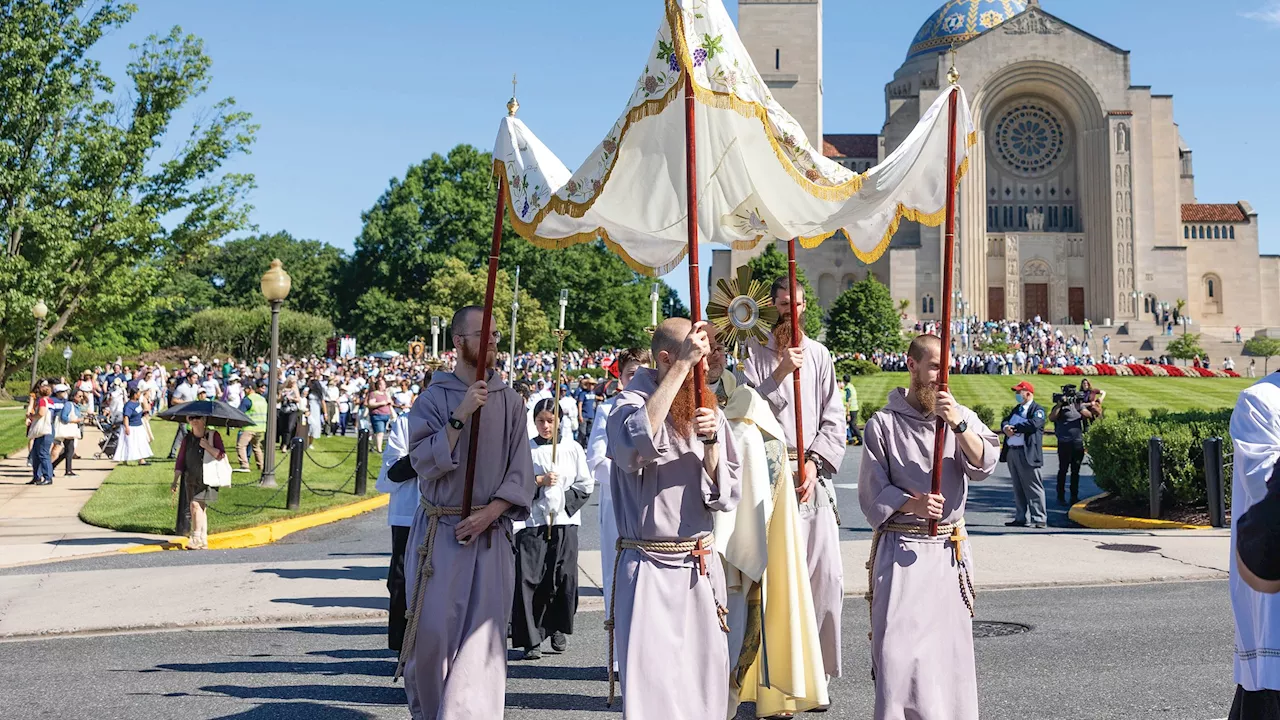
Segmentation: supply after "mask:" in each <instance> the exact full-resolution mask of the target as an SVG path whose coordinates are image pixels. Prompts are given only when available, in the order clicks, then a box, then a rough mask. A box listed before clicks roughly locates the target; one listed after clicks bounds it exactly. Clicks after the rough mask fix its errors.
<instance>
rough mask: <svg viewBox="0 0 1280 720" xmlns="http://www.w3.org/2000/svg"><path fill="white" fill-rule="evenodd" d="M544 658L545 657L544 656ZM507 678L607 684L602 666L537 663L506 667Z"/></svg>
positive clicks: (606, 674)
mask: <svg viewBox="0 0 1280 720" xmlns="http://www.w3.org/2000/svg"><path fill="white" fill-rule="evenodd" d="M544 657H545V656H544ZM507 677H508V678H516V679H522V680H570V681H574V682H588V681H589V682H609V673H607V672H605V669H604V666H603V665H599V666H592V667H564V666H559V665H542V664H539V663H537V662H532V661H531V662H528V663H519V664H509V665H507Z"/></svg>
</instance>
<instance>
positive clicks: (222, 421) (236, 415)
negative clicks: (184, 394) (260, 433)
mask: <svg viewBox="0 0 1280 720" xmlns="http://www.w3.org/2000/svg"><path fill="white" fill-rule="evenodd" d="M156 417H157V418H159V419H161V420H171V421H173V422H180V423H184V422H191V418H197V417H202V418H206V419H207V420H208V421H209V424H210V425H225V426H227V427H229V428H232V427H247V426H249V425H256V424H257V423H255V422H254V421H253V419H252V418H250V417H249V416H248V415H245V414H244V413H242V412H240V411H239V410H238V409H236V408H233V407H231V406H230V405H228V404H226V403H224V402H222V401H221V400H193V401H191V402H189V403H183V404H181V405H178V406H176V407H171V408H169V409H168V410H165V411H164V412H162V413H160V414H159V415H156Z"/></svg>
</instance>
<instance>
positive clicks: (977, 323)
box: [851, 317, 1256, 377]
mask: <svg viewBox="0 0 1280 720" xmlns="http://www.w3.org/2000/svg"><path fill="white" fill-rule="evenodd" d="M914 329H915V331H916V332H917V333H922V334H929V335H938V334H940V328H939V323H937V322H919V323H916V325H915V328H914ZM950 356H951V372H953V373H959V374H962V375H1034V374H1036V373H1038V372H1040V371H1041V370H1047V369H1052V368H1065V367H1068V366H1072V365H1074V366H1085V365H1097V364H1107V365H1110V364H1127V365H1136V364H1145V365H1155V364H1161V365H1172V364H1174V362H1175V361H1174V358H1173V357H1171V356H1168V355H1159V356H1155V355H1147V356H1144V357H1141V358H1139V357H1138V356H1136V355H1134V354H1133V353H1129V354H1127V355H1126V354H1124V353H1122V352H1114V353H1113V352H1112V349H1111V335H1109V334H1103V336H1102V338H1101V339H1098V338H1097V337H1096V333H1095V330H1094V328H1093V326H1092V324H1091V323H1089V321H1087V320H1086V321H1085V323H1084V326H1083V329H1082V332H1081V334H1080V335H1077V334H1076V333H1075V332H1071V333H1070V334H1067V333H1064V332H1063V331H1062V329H1061V328H1055V327H1054V326H1053V325H1051V324H1050V323H1047V322H1044V321H1042V320H1041V319H1040V318H1038V317H1037V318H1034V319H1032V320H1029V321H1025V322H1019V321H1016V320H1001V321H993V320H986V321H981V320H978V319H977V318H966V319H964V320H959V321H956V322H955V323H954V327H953V328H952V332H951V346H950ZM851 357H853V358H856V359H860V360H869V361H871V362H873V363H875V364H876V365H878V366H880V369H881V370H884V371H887V372H905V371H906V369H907V355H906V353H899V352H884V351H876V352H874V353H872V354H870V355H862V354H855V355H853V356H851ZM1192 365H1193V367H1197V368H1204V369H1206V370H1208V369H1211V368H1212V366H1213V363H1212V362H1211V361H1210V359H1209V358H1208V357H1203V358H1201V357H1196V358H1194V359H1193V361H1192ZM1219 367H1220V369H1222V370H1235V368H1236V365H1235V361H1234V360H1233V359H1232V358H1230V357H1226V358H1223V360H1222V363H1221V364H1220V365H1219ZM1247 372H1248V373H1249V377H1253V376H1254V373H1255V372H1256V367H1255V366H1254V364H1253V363H1252V362H1251V363H1250V366H1249V367H1248V368H1247Z"/></svg>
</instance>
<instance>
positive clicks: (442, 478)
mask: <svg viewBox="0 0 1280 720" xmlns="http://www.w3.org/2000/svg"><path fill="white" fill-rule="evenodd" d="M482 316H483V309H482V308H480V307H477V306H469V307H465V308H462V309H461V310H459V311H457V312H456V313H454V316H453V321H452V323H451V324H450V333H451V334H452V336H453V344H454V347H456V348H457V349H458V360H457V365H456V366H455V367H454V370H453V372H444V371H440V372H436V373H434V374H433V375H432V377H431V385H430V386H429V387H428V388H427V389H426V390H425V391H423V392H422V393H421V394H420V395H419V396H418V399H417V401H416V402H414V404H413V409H412V410H411V411H410V412H409V416H408V417H409V442H408V448H409V457H410V462H411V464H412V465H413V470H414V472H415V473H416V475H417V482H418V491H419V494H420V500H419V506H418V509H417V511H416V512H415V514H414V518H413V526H412V527H411V529H410V531H409V543H408V546H409V549H410V550H409V553H408V557H406V559H405V568H404V570H405V582H406V587H407V595H408V600H409V611H408V614H407V618H406V619H407V627H406V628H405V637H404V646H403V649H402V650H401V653H400V668H398V670H397V672H398V673H399V672H401V671H402V672H403V674H404V678H405V691H406V693H407V695H408V700H409V712H410V714H411V715H412V716H413V717H414V718H415V720H416V719H431V720H434V719H436V718H450V719H456V718H475V719H476V720H482V719H483V720H490V719H491V718H500V717H502V713H503V706H504V704H505V692H506V678H507V669H506V666H507V650H506V646H507V624H508V623H509V622H510V620H511V597H512V593H513V592H514V591H515V552H514V549H513V546H512V527H511V525H512V522H513V521H516V520H523V519H525V518H527V517H528V515H529V505H530V503H531V502H532V500H533V495H534V490H535V486H534V472H533V459H532V456H531V455H530V452H529V436H528V434H527V432H526V430H525V408H524V400H523V399H522V398H521V397H520V395H519V393H517V392H516V391H515V390H513V389H512V388H510V387H508V386H507V385H506V383H504V382H503V381H502V376H501V373H498V372H496V371H495V370H494V366H495V359H496V357H497V354H498V347H497V346H498V340H499V339H500V338H501V333H499V332H496V331H495V332H493V333H491V335H490V337H488V338H482V337H481V335H482V331H481V323H482ZM482 342H486V343H487V344H488V351H487V352H486V353H485V363H484V368H483V369H481V368H479V367H478V365H479V364H480V363H479V359H480V350H481V347H482V346H481V343H482ZM481 408H483V412H481V413H480V415H479V417H478V422H479V423H480V428H479V445H478V452H476V453H475V454H474V457H475V460H474V462H475V463H476V468H475V485H474V495H473V497H474V499H475V504H474V506H473V507H472V509H471V514H470V515H469V516H468V517H466V518H465V519H463V518H462V517H461V514H462V507H461V506H462V496H463V484H464V481H465V478H466V474H467V462H468V457H469V455H470V452H469V451H470V441H471V432H470V430H471V425H472V423H473V422H476V421H477V417H476V412H477V411H479V410H480V409H481Z"/></svg>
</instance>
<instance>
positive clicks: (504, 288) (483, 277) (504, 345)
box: [418, 258, 559, 351]
mask: <svg viewBox="0 0 1280 720" xmlns="http://www.w3.org/2000/svg"><path fill="white" fill-rule="evenodd" d="M488 280H489V273H488V270H487V269H483V270H482V269H480V268H477V269H475V270H469V269H467V266H466V265H465V264H463V262H462V261H461V260H459V259H458V258H446V259H445V261H444V267H442V268H441V269H440V272H437V273H436V274H435V276H434V277H432V278H431V282H430V283H429V284H428V286H427V288H426V290H427V298H429V300H428V301H427V303H426V304H424V305H422V306H421V307H422V309H423V310H425V311H426V313H425V314H426V316H427V318H429V317H430V316H431V315H439V316H440V317H441V318H443V319H444V321H445V322H446V323H448V321H449V319H450V318H451V317H452V316H453V313H454V312H455V311H456V310H458V309H459V308H462V307H466V306H467V305H482V304H484V292H485V285H486V283H487V282H488ZM512 288H513V283H512V278H510V277H508V276H507V273H506V271H503V270H499V271H498V281H497V286H496V288H495V290H494V293H493V307H494V326H493V327H494V329H495V330H499V331H501V332H502V334H503V337H504V339H503V341H502V342H500V343H498V349H499V350H500V351H504V350H506V349H508V343H509V342H510V340H509V339H508V338H507V334H508V333H509V332H510V329H511V316H510V315H509V313H510V312H511V293H512ZM504 309H505V312H504V311H503V310H504ZM556 312H557V314H558V313H559V308H558V307H557V310H556ZM419 322H420V323H421V324H420V325H418V327H424V326H426V327H429V325H427V323H428V322H430V320H429V319H427V322H422V320H421V319H419ZM446 334H447V333H446ZM446 339H447V338H446ZM537 347H543V348H547V347H555V340H554V339H552V336H551V323H550V321H549V320H548V318H547V315H546V313H544V312H543V311H542V305H541V304H540V303H539V302H538V300H537V298H534V297H526V298H522V299H521V300H520V314H519V315H517V316H516V350H517V351H523V350H532V349H534V348H537Z"/></svg>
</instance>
